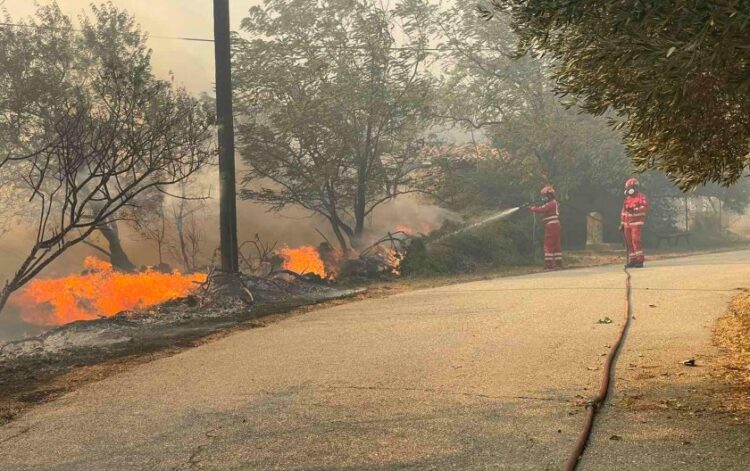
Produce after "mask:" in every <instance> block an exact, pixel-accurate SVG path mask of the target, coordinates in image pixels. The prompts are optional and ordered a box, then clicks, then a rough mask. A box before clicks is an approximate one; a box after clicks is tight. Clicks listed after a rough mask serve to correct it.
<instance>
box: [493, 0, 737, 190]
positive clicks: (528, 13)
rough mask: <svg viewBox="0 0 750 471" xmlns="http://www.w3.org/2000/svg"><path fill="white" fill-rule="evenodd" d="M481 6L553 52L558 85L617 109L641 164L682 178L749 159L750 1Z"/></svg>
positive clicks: (729, 170)
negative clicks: (508, 18)
mask: <svg viewBox="0 0 750 471" xmlns="http://www.w3.org/2000/svg"><path fill="white" fill-rule="evenodd" d="M480 10H481V11H482V12H483V13H484V14H485V16H487V17H494V19H493V21H502V17H504V16H505V14H509V15H510V17H511V19H512V24H513V27H514V30H515V31H516V33H517V34H518V35H519V38H520V40H519V45H520V51H521V52H525V53H530V54H532V55H535V56H539V55H544V56H545V57H548V58H549V59H552V60H553V61H554V79H555V81H556V87H557V90H558V92H559V93H560V94H562V95H564V96H566V95H570V96H572V97H573V98H574V99H575V100H576V102H577V103H578V104H579V105H580V106H581V107H582V108H583V109H585V110H587V111H589V112H591V113H594V114H597V115H601V114H604V113H606V112H607V111H608V110H614V111H615V112H616V113H617V115H618V117H619V119H618V120H614V121H613V124H615V125H616V126H620V125H622V126H624V130H625V140H626V144H627V147H628V150H629V152H630V154H631V155H632V158H633V160H634V162H635V164H636V166H637V168H638V169H640V170H645V169H657V170H660V171H663V172H665V173H666V174H667V176H668V177H669V178H670V179H671V180H672V181H674V182H676V183H677V184H678V185H679V186H680V187H681V188H689V187H693V186H696V185H699V184H702V183H706V182H718V183H721V184H731V183H734V182H736V181H737V180H738V179H739V178H740V177H741V176H742V175H743V173H744V172H745V170H746V169H747V167H748V165H749V163H750V160H749V157H750V156H749V152H750V47H748V44H747V38H748V37H750V3H748V2H742V1H727V2H709V1H705V0H648V1H643V0H624V1H623V0H582V1H574V2H571V1H567V0H522V1H515V0H491V1H483V2H482V3H481V4H480ZM498 40H502V39H501V38H498Z"/></svg>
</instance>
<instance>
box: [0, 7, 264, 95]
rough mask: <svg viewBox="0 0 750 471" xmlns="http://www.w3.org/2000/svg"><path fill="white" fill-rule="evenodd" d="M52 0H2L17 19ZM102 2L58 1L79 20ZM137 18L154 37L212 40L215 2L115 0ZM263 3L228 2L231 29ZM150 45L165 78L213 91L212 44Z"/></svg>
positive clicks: (159, 41)
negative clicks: (254, 7) (85, 11)
mask: <svg viewBox="0 0 750 471" xmlns="http://www.w3.org/2000/svg"><path fill="white" fill-rule="evenodd" d="M50 2H51V0H37V1H36V2H35V1H34V0H4V1H3V0H0V8H5V9H6V10H8V12H9V13H10V14H11V16H12V17H13V18H14V19H18V18H19V17H26V16H28V15H31V14H33V13H34V10H35V6H34V4H35V3H40V4H47V3H50ZM92 2H93V3H100V2H101V0H58V4H59V5H60V7H61V8H62V9H63V10H64V11H65V12H66V13H67V14H69V15H71V16H73V17H77V16H78V15H79V14H80V13H81V12H82V11H84V10H87V9H88V5H90V4H91V3H92ZM113 3H114V4H115V5H117V6H118V7H120V8H124V9H126V10H128V12H130V14H132V15H133V16H135V18H136V20H137V21H138V23H140V25H141V28H142V29H143V30H144V31H146V32H148V33H150V34H151V35H152V36H189V37H198V38H212V37H213V22H212V21H213V20H212V13H213V2H212V1H211V0H113ZM259 3H261V0H229V4H230V7H231V9H232V12H231V15H232V28H234V29H237V28H239V23H240V21H241V20H242V18H243V17H244V16H246V14H247V10H248V9H249V8H250V7H251V6H253V5H257V4H259ZM149 45H150V47H151V48H152V49H153V51H154V68H155V70H156V73H157V74H158V75H159V76H162V77H165V76H167V74H168V73H169V72H170V71H172V72H174V74H175V77H176V79H177V81H178V82H179V83H181V84H183V85H185V86H186V87H187V88H188V89H189V90H190V91H192V92H194V93H199V92H204V91H211V90H213V83H214V71H213V65H214V61H213V43H208V42H187V41H179V40H173V39H161V38H155V37H151V38H150V39H149Z"/></svg>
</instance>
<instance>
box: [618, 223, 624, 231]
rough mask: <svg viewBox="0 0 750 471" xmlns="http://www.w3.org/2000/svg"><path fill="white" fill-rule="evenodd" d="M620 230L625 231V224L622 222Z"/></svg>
mask: <svg viewBox="0 0 750 471" xmlns="http://www.w3.org/2000/svg"><path fill="white" fill-rule="evenodd" d="M619 231H620V232H624V231H625V224H622V223H620V227H619Z"/></svg>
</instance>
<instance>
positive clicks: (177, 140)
mask: <svg viewBox="0 0 750 471" xmlns="http://www.w3.org/2000/svg"><path fill="white" fill-rule="evenodd" d="M50 8H51V7H50ZM44 11H47V12H48V11H49V10H43V12H44ZM93 11H94V13H95V17H94V21H93V22H89V21H84V22H83V26H82V31H81V32H80V33H78V34H77V35H73V34H71V35H70V37H68V36H66V39H67V40H69V41H72V42H74V43H75V46H74V47H73V49H74V50H76V52H78V53H79V54H80V56H78V57H79V60H80V62H79V63H78V64H77V67H71V68H70V69H69V70H68V71H67V72H68V74H69V75H66V74H63V77H61V78H62V79H64V80H67V82H66V87H64V88H65V90H63V92H64V93H63V92H61V95H60V96H59V98H58V100H57V102H55V103H54V107H53V108H51V109H47V110H41V108H39V107H38V106H37V104H36V102H34V101H33V100H32V101H30V102H29V104H28V106H26V107H23V106H21V105H18V106H17V107H16V108H14V109H13V110H11V111H12V113H9V114H10V115H11V116H12V119H8V120H7V121H6V122H4V123H3V124H8V126H2V129H4V130H7V129H12V128H13V125H15V124H17V125H16V126H15V127H16V129H22V130H23V133H16V134H17V136H16V137H17V138H16V139H15V140H14V141H12V142H13V144H14V145H15V146H16V147H19V148H23V147H24V146H26V145H27V143H37V144H38V143H44V144H38V145H37V150H35V151H34V152H32V153H27V154H26V155H25V156H24V157H13V158H10V159H5V160H4V161H3V164H2V165H3V167H2V168H3V170H7V171H8V172H10V174H12V175H13V176H14V177H13V183H14V185H15V188H16V191H18V192H20V193H21V194H22V195H23V196H24V197H25V198H27V200H28V201H29V204H30V205H32V206H33V208H34V225H33V227H34V241H33V244H32V246H31V248H30V250H29V253H28V254H27V255H26V257H25V259H24V261H23V262H22V263H21V264H20V266H19V267H18V269H17V270H16V272H15V274H14V275H13V276H12V277H11V278H10V279H9V280H7V281H6V283H5V286H4V287H3V288H2V290H1V291H0V310H2V308H3V306H4V305H5V303H6V302H7V300H8V297H9V296H10V294H11V293H13V292H14V291H15V290H17V289H19V288H20V287H22V286H23V285H24V284H26V283H27V282H29V281H30V280H31V279H33V278H34V277H35V276H36V275H38V274H39V272H40V271H41V270H43V269H44V268H45V267H46V266H48V265H49V264H50V263H51V262H52V261H53V260H55V259H56V258H57V257H59V256H60V255H61V254H62V253H63V252H65V251H66V250H67V249H68V248H70V247H72V246H74V245H76V244H78V243H81V242H83V241H85V240H86V239H87V238H89V237H90V236H91V235H92V234H93V233H95V232H96V231H100V232H101V233H102V234H103V235H105V237H106V236H107V235H109V236H110V237H108V241H109V242H110V253H112V254H113V255H114V251H113V250H112V247H113V244H112V242H113V241H117V242H119V237H117V232H116V229H115V227H116V226H115V225H116V223H117V222H118V221H120V220H122V219H123V218H125V217H126V214H125V213H126V211H128V210H132V209H133V208H134V207H136V206H137V205H138V202H139V198H140V197H142V196H143V195H147V194H148V193H149V192H154V191H159V190H163V189H164V188H165V187H167V186H169V185H172V184H175V183H179V182H181V181H183V180H185V179H186V178H188V177H190V176H191V175H193V174H194V173H195V172H197V171H198V170H200V169H201V168H202V167H203V166H204V165H206V164H207V163H208V162H209V161H210V160H211V158H212V157H213V155H214V152H213V149H212V147H211V146H210V145H209V144H208V143H210V139H209V137H210V135H211V125H212V120H211V119H210V114H209V113H208V111H207V110H206V108H205V107H204V106H203V105H201V103H200V102H198V101H197V100H195V99H193V98H192V97H190V96H189V95H188V94H187V93H186V92H184V91H182V90H179V89H175V87H174V86H173V84H171V83H170V82H165V81H161V80H157V79H155V78H154V76H153V75H152V73H151V69H150V51H148V50H147V49H146V48H145V46H144V45H143V38H142V35H141V34H140V32H139V31H138V30H137V28H135V26H134V24H133V20H132V18H130V17H129V16H127V15H125V14H124V13H122V12H120V11H118V10H116V9H115V8H114V7H113V6H112V5H111V4H109V5H105V6H103V7H100V8H94V10H93ZM58 13H59V11H58ZM68 24H69V22H68ZM63 26H65V23H64V22H63V24H62V26H60V27H63ZM22 45H23V44H22V43H18V44H16V46H18V47H21V46H22ZM30 47H31V46H30ZM60 47H61V48H63V46H60ZM39 60H44V56H43V55H42V56H40V58H39ZM26 66H28V64H27V65H26ZM53 69H55V67H53V66H50V67H49V70H53ZM0 74H2V71H0ZM14 86H17V87H23V83H20V82H19V83H16V84H15V85H14ZM50 106H52V105H50ZM27 110H31V112H28V113H27ZM29 114H30V115H31V116H32V118H27V115H29ZM7 116H8V115H7V114H6V115H5V117H7ZM22 134H23V136H24V138H23V139H20V138H18V136H21V135H22ZM9 147H10V146H9ZM8 155H11V154H10V153H9V154H8ZM13 155H20V153H16V154H13ZM108 231H110V232H108Z"/></svg>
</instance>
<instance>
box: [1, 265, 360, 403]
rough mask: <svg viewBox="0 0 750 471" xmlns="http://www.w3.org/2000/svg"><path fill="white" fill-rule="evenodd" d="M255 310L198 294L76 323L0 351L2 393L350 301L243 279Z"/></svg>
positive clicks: (318, 289) (316, 288) (311, 287)
mask: <svg viewBox="0 0 750 471" xmlns="http://www.w3.org/2000/svg"><path fill="white" fill-rule="evenodd" d="M242 284H243V285H244V286H245V287H246V288H247V290H248V291H249V292H251V293H252V297H253V298H254V302H253V304H251V305H249V304H246V303H243V302H241V301H240V300H237V299H235V300H229V301H226V300H221V299H215V297H214V296H211V295H204V294H205V291H203V292H198V293H196V294H195V295H191V296H188V297H185V298H180V299H175V300H172V301H169V302H167V303H164V304H161V305H159V306H154V307H151V308H148V309H145V310H143V311H126V312H122V313H119V314H117V315H115V316H113V317H108V318H102V319H98V320H93V321H79V322H74V323H72V324H67V325H64V326H61V327H57V328H55V329H52V330H50V331H48V332H46V333H44V334H42V335H39V336H37V337H33V338H28V339H23V340H18V341H14V342H10V343H7V344H5V345H2V346H0V391H8V390H9V389H13V388H14V386H17V385H19V384H21V383H24V382H29V381H31V382H33V381H39V380H42V379H44V378H45V377H50V376H54V375H56V374H59V373H61V372H64V371H66V370H67V369H69V368H71V367H75V366H81V365H90V364H94V363H98V362H101V361H104V360H108V359H112V358H117V357H122V356H127V355H132V354H139V353H147V352H150V351H156V350H158V349H161V348H164V347H170V346H176V345H180V344H184V343H185V342H189V341H192V340H197V339H200V338H202V337H205V336H207V335H209V334H212V333H214V332H217V331H220V330H224V329H227V328H230V327H233V326H236V325H239V324H242V323H246V322H248V321H252V320H254V319H258V318H261V317H263V316H266V315H270V314H277V313H281V312H286V311H289V310H291V309H294V308H297V307H302V306H307V305H312V304H316V303H320V302H323V301H328V300H333V299H339V298H345V297H349V296H353V295H355V294H357V293H359V292H361V291H362V290H342V289H336V288H334V287H332V286H330V285H328V284H326V283H321V282H318V281H316V280H307V279H304V278H298V279H294V280H291V281H290V280H285V279H278V278H261V277H254V276H248V275H242Z"/></svg>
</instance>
